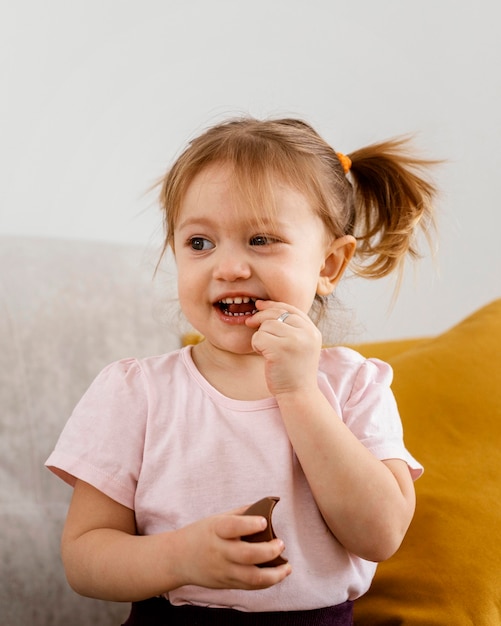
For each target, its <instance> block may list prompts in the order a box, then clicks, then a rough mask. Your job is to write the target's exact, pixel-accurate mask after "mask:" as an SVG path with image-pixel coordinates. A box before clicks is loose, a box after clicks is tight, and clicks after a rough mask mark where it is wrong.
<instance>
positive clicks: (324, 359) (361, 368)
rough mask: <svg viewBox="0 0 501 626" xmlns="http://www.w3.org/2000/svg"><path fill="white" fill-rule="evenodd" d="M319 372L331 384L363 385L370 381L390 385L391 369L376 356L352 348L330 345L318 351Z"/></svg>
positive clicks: (355, 386) (353, 386)
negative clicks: (365, 355)
mask: <svg viewBox="0 0 501 626" xmlns="http://www.w3.org/2000/svg"><path fill="white" fill-rule="evenodd" d="M319 372H320V375H321V376H324V377H326V378H327V379H328V380H329V381H331V383H332V384H334V385H336V386H343V387H347V388H351V389H354V388H357V387H361V386H362V387H365V386H367V385H370V384H371V383H382V384H383V385H385V386H390V385H391V382H392V380H393V370H392V368H391V366H390V365H388V363H385V362H384V361H381V360H380V359H377V358H373V357H371V358H366V357H364V356H363V355H362V354H360V352H357V351H356V350H354V349H353V348H348V347H345V346H332V347H326V348H323V349H322V351H321V353H320V364H319Z"/></svg>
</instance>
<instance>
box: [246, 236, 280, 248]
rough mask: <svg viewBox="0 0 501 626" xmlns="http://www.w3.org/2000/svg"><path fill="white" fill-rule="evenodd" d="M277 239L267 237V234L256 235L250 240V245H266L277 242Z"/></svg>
mask: <svg viewBox="0 0 501 626" xmlns="http://www.w3.org/2000/svg"><path fill="white" fill-rule="evenodd" d="M277 241H278V239H275V237H269V236H268V235H256V237H252V239H251V240H250V245H251V246H267V245H269V244H270V243H277Z"/></svg>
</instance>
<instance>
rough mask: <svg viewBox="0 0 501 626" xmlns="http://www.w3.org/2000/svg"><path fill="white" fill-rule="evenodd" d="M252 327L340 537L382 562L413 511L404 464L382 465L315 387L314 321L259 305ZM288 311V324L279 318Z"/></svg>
mask: <svg viewBox="0 0 501 626" xmlns="http://www.w3.org/2000/svg"><path fill="white" fill-rule="evenodd" d="M256 306H257V308H258V309H259V312H258V313H256V314H255V315H253V316H252V317H251V318H250V319H249V321H248V322H247V325H248V326H250V327H256V328H257V329H258V330H257V331H256V332H255V333H254V336H253V347H254V349H255V350H256V352H258V353H259V354H261V355H262V356H263V357H264V359H265V375H266V382H267V384H268V388H269V390H270V392H271V393H272V394H273V395H274V396H275V397H276V399H277V402H278V405H279V407H280V411H281V414H282V419H283V421H284V424H285V427H286V429H287V433H288V436H289V439H290V441H291V444H292V446H293V448H294V451H295V453H296V455H297V457H298V459H299V461H300V463H301V467H302V468H303V471H304V473H305V475H306V478H307V479H308V483H309V485H310V488H311V490H312V492H313V495H314V497H315V501H316V502H317V505H318V507H319V509H320V511H321V513H322V515H323V517H324V519H325V521H326V523H327V525H328V526H329V528H330V529H331V531H332V533H333V534H334V535H335V537H336V538H337V539H338V540H339V541H340V543H342V544H343V546H344V547H345V548H346V549H347V550H349V551H350V552H352V553H353V554H356V555H358V556H360V557H362V558H365V559H368V560H371V561H382V560H384V559H386V558H388V557H390V556H391V555H392V554H393V553H394V552H395V551H396V550H397V548H398V547H399V545H400V543H401V542H402V539H403V538H404V535H405V533H406V531H407V528H408V526H409V524H410V522H411V519H412V516H413V514H414V507H415V493H414V485H413V481H412V478H411V475H410V472H409V469H408V467H407V464H406V463H405V462H404V461H402V460H398V459H392V460H388V461H380V460H379V459H377V458H376V457H375V456H374V455H373V454H372V453H371V452H369V450H367V448H366V447H365V446H364V445H363V444H362V443H361V442H360V441H359V440H358V439H357V438H356V437H355V435H354V434H353V433H352V432H351V431H350V430H349V428H348V427H347V426H346V425H345V424H344V423H343V422H342V420H341V419H339V417H338V416H337V415H336V413H335V411H334V409H333V408H332V406H331V405H330V404H329V402H328V400H327V399H326V398H325V396H324V395H323V393H322V392H321V390H320V389H319V387H318V382H317V372H318V361H319V356H320V349H321V344H322V338H321V334H320V332H319V331H318V329H317V328H316V327H315V325H314V324H313V323H312V321H311V320H310V319H309V317H308V316H307V315H306V314H304V313H302V312H301V311H300V310H298V309H296V308H295V307H292V306H290V305H287V304H284V303H277V302H271V301H257V303H256ZM284 310H286V311H290V312H291V315H290V316H289V317H288V318H287V320H286V322H285V323H283V322H280V321H277V318H278V316H279V315H280V314H281V313H283V312H284Z"/></svg>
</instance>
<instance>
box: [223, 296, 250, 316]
mask: <svg viewBox="0 0 501 626" xmlns="http://www.w3.org/2000/svg"><path fill="white" fill-rule="evenodd" d="M216 306H217V307H218V308H219V310H220V311H222V312H223V313H224V314H225V315H228V316H229V317H242V316H245V315H254V313H257V309H256V301H255V300H254V299H253V298H249V297H248V296H238V297H236V298H223V299H222V300H219V301H218V302H216Z"/></svg>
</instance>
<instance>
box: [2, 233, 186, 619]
mask: <svg viewBox="0 0 501 626" xmlns="http://www.w3.org/2000/svg"><path fill="white" fill-rule="evenodd" d="M155 254H156V250H151V251H144V250H140V249H137V248H136V247H133V246H122V245H113V244H106V243H88V242H76V241H63V240H49V239H37V238H19V237H6V236H3V237H0V267H1V269H0V338H1V339H0V341H1V350H0V397H1V403H0V406H1V413H0V520H1V533H0V580H1V585H0V623H1V624H2V626H26V625H28V624H34V625H36V626H63V625H64V626H80V625H82V626H83V625H86V626H88V625H89V624H93V626H105V625H106V626H112V625H113V624H120V623H121V621H122V620H123V618H124V616H125V615H126V614H127V612H128V606H126V605H123V604H118V603H117V604H115V603H104V602H97V601H95V600H90V599H87V598H82V597H80V596H78V595H77V594H75V593H74V592H73V591H72V590H71V589H70V588H69V587H68V585H67V583H66V580H65V577H64V572H63V569H62V565H61V561H60V557H59V540H60V536H61V530H62V526H63V522H64V518H65V515H66V510H67V507H68V503H69V499H70V497H71V489H70V488H69V487H68V486H66V485H65V484H64V483H62V481H60V480H58V479H57V478H55V477H54V476H53V475H52V474H51V473H50V472H49V471H48V470H47V469H45V468H44V465H43V464H44V461H45V459H46V458H47V456H48V454H49V453H50V452H51V450H52V447H53V445H54V443H55V441H56V439H57V437H58V435H59V432H60V431H61V429H62V427H63V425H64V423H65V421H66V419H67V417H68V415H69V414H70V412H71V410H72V408H73V406H74V405H75V404H76V402H77V401H78V399H79V398H80V396H81V395H82V393H83V392H84V391H85V389H86V388H87V386H88V385H89V383H90V382H91V380H92V379H93V378H94V376H95V375H96V374H97V373H98V372H99V371H100V369H101V368H102V367H103V366H104V365H106V364H107V363H109V362H111V361H113V360H115V359H118V358H121V357H124V356H143V355H147V354H157V353H161V352H165V351H168V350H171V349H174V348H176V347H177V346H178V345H179V339H178V338H179V329H178V328H176V327H175V326H174V324H173V320H174V317H173V315H172V312H171V311H172V306H171V302H170V298H171V296H172V293H173V288H172V287H173V276H172V274H171V273H169V272H163V273H160V274H159V276H158V277H157V278H156V279H155V281H153V280H152V275H153V270H154V265H155V262H156V258H155Z"/></svg>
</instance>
